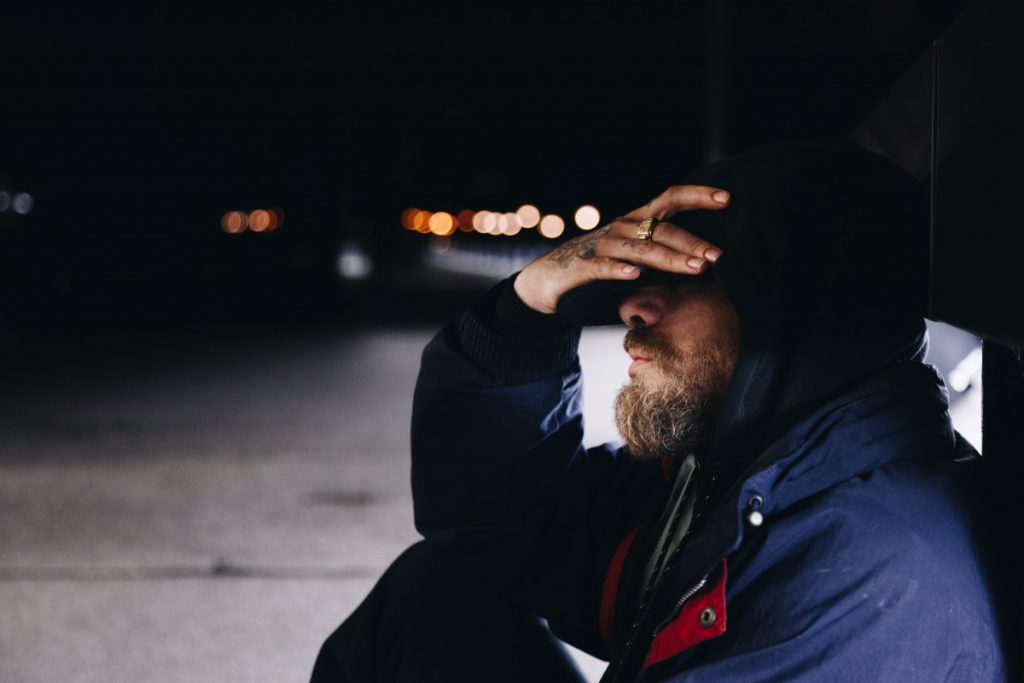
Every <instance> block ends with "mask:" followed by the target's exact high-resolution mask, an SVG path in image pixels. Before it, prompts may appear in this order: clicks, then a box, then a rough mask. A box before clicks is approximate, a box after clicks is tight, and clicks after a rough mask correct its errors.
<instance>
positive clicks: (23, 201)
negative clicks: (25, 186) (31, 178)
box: [11, 192, 36, 216]
mask: <svg viewBox="0 0 1024 683" xmlns="http://www.w3.org/2000/svg"><path fill="white" fill-rule="evenodd" d="M35 203H36V202H35V200H34V199H32V195H30V194H29V193H28V192H19V193H17V194H16V195H14V197H13V198H12V199H11V208H13V209H14V213H19V214H21V215H22V216H27V215H28V214H29V212H30V211H32V207H33V206H35Z"/></svg>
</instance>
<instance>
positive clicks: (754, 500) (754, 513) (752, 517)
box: [747, 496, 764, 526]
mask: <svg viewBox="0 0 1024 683" xmlns="http://www.w3.org/2000/svg"><path fill="white" fill-rule="evenodd" d="M763 506H764V498H762V497H761V496H752V497H751V499H750V501H749V502H748V503H747V522H749V523H750V526H761V525H762V524H764V513H762V512H761V508H762V507H763Z"/></svg>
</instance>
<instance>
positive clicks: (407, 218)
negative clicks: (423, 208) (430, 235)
mask: <svg viewBox="0 0 1024 683" xmlns="http://www.w3.org/2000/svg"><path fill="white" fill-rule="evenodd" d="M419 212H420V210H419V209H417V208H414V207H410V208H408V209H406V210H405V211H403V212H402V227H403V228H405V229H406V230H415V229H416V228H414V227H413V220H414V219H415V218H416V214H418V213H419Z"/></svg>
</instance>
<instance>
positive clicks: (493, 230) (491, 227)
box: [480, 211, 498, 235]
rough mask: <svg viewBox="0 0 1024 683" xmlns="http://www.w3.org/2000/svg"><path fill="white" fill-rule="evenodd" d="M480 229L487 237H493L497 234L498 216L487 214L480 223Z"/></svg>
mask: <svg viewBox="0 0 1024 683" xmlns="http://www.w3.org/2000/svg"><path fill="white" fill-rule="evenodd" d="M480 229H481V230H482V231H483V232H486V233H487V234H488V235H494V234H497V232H498V216H497V215H496V214H493V213H491V212H490V211H488V212H487V215H486V216H484V218H483V220H482V221H480Z"/></svg>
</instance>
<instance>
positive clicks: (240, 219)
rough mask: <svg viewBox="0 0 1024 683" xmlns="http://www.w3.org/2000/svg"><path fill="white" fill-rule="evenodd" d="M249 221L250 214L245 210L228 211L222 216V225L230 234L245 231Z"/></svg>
mask: <svg viewBox="0 0 1024 683" xmlns="http://www.w3.org/2000/svg"><path fill="white" fill-rule="evenodd" d="M248 223H249V216H248V214H246V213H245V212H244V211H228V212H227V213H226V214H224V215H223V216H221V219H220V227H221V229H222V230H223V231H224V232H226V233H228V234H229V235H237V234H238V233H240V232H243V231H244V230H245V228H246V226H247V225H248Z"/></svg>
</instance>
